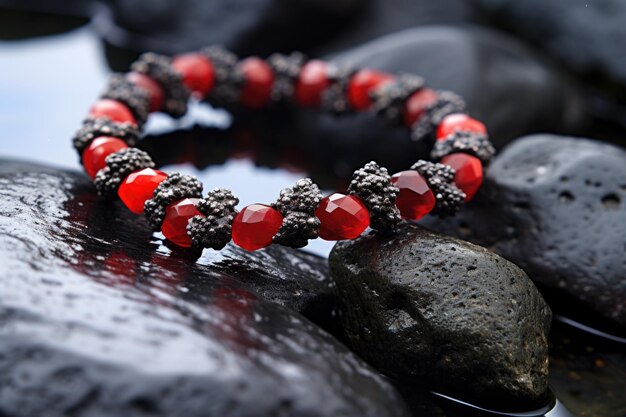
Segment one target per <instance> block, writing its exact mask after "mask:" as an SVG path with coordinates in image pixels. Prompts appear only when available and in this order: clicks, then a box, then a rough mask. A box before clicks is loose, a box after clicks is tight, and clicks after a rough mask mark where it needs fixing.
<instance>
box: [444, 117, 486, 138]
mask: <svg viewBox="0 0 626 417" xmlns="http://www.w3.org/2000/svg"><path fill="white" fill-rule="evenodd" d="M456 131H460V132H473V133H483V134H487V128H486V127H485V125H484V124H482V123H481V122H479V121H478V120H476V119H474V118H472V117H469V116H468V115H467V114H463V113H454V114H449V115H447V116H446V117H444V118H443V120H442V121H441V123H440V124H439V127H438V128H437V139H439V140H443V139H445V138H447V137H448V136H450V135H451V134H452V133H454V132H456Z"/></svg>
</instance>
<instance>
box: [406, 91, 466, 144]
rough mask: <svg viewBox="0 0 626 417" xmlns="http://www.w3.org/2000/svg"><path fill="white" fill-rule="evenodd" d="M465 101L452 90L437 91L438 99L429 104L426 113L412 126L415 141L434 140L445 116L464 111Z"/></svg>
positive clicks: (412, 135)
mask: <svg viewBox="0 0 626 417" xmlns="http://www.w3.org/2000/svg"><path fill="white" fill-rule="evenodd" d="M464 111H465V101H463V99H462V98H461V97H460V96H458V95H457V94H454V93H452V92H450V91H437V101H435V102H434V103H432V104H430V105H428V106H427V107H426V109H425V110H424V114H423V116H422V117H420V118H419V119H418V120H417V121H416V122H415V123H414V124H413V126H411V138H412V139H413V140H414V141H422V140H428V141H434V140H435V139H436V138H435V133H436V132H437V127H438V126H439V124H440V123H441V121H442V120H443V118H444V117H446V116H447V115H449V114H452V113H463V112H464Z"/></svg>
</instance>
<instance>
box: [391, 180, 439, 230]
mask: <svg viewBox="0 0 626 417" xmlns="http://www.w3.org/2000/svg"><path fill="white" fill-rule="evenodd" d="M391 182H392V184H393V185H395V186H396V187H397V188H399V189H400V192H399V193H398V197H397V199H396V206H397V207H398V209H400V214H401V215H402V217H403V218H405V219H411V220H419V219H421V218H422V217H424V216H425V215H427V214H428V213H430V212H431V211H432V209H433V208H434V207H435V194H433V192H432V190H431V189H430V187H429V186H428V182H427V181H426V179H425V178H424V177H423V176H422V175H420V174H419V173H418V172H417V171H412V170H411V171H402V172H398V173H397V174H395V175H393V176H392V177H391Z"/></svg>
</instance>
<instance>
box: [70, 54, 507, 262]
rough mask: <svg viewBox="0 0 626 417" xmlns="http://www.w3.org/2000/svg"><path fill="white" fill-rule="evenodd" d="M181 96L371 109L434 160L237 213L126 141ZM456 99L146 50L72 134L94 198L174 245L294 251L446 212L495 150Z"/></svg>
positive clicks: (341, 110)
mask: <svg viewBox="0 0 626 417" xmlns="http://www.w3.org/2000/svg"><path fill="white" fill-rule="evenodd" d="M190 98H194V99H199V100H206V101H207V102H209V103H210V104H211V105H213V106H224V107H226V108H229V107H231V106H236V105H239V106H243V107H244V108H248V109H261V108H265V107H268V106H270V105H272V104H277V103H287V104H298V105H301V106H304V107H317V108H321V109H323V110H326V111H328V112H330V113H332V114H335V115H342V114H349V113H352V112H361V111H366V110H370V111H373V112H374V113H375V114H376V115H378V116H380V117H381V118H383V119H384V120H385V121H387V122H389V123H394V124H404V125H405V126H407V127H408V128H409V130H410V132H411V137H412V139H413V140H416V141H418V140H419V141H423V140H428V141H431V142H432V143H433V148H432V152H431V158H432V159H433V160H434V161H440V163H438V162H428V161H423V160H420V161H418V162H416V163H415V164H414V165H413V166H412V167H411V169H410V170H407V171H402V172H399V173H397V174H394V175H393V176H390V175H389V174H388V172H387V170H386V169H385V168H383V167H380V166H379V165H378V164H376V163H375V162H369V163H368V164H366V165H365V166H364V167H363V168H361V169H358V170H356V171H355V172H354V174H353V179H352V182H351V183H350V186H349V187H348V190H347V194H340V193H334V194H332V195H329V196H327V197H323V196H322V194H321V193H320V190H319V188H318V186H317V185H316V184H314V183H313V182H312V181H311V180H310V179H308V178H307V179H302V180H299V181H298V182H297V183H296V184H295V185H294V186H293V187H291V188H285V189H283V190H282V191H281V192H280V195H279V197H278V199H277V200H276V201H275V202H274V203H272V204H270V205H266V204H252V205H249V206H247V207H245V208H243V209H242V210H241V211H239V212H238V211H237V210H236V209H235V207H236V206H237V204H238V203H239V200H238V199H237V197H235V196H234V195H233V194H232V193H231V192H230V191H229V190H225V189H219V188H216V189H214V190H212V191H210V192H209V193H208V194H207V195H206V196H205V197H204V198H203V197H202V184H201V183H200V181H198V179H196V178H195V177H193V176H190V175H183V174H180V173H177V172H173V173H170V174H166V173H164V172H161V171H158V170H156V169H154V166H155V164H154V162H153V161H152V159H151V158H150V156H149V155H148V154H147V153H146V152H144V151H142V150H140V149H138V148H135V147H134V146H135V145H136V144H137V142H138V140H139V137H140V130H139V129H140V128H141V127H142V126H143V124H144V123H145V122H146V119H147V118H148V115H149V113H151V112H158V111H162V112H165V113H168V114H169V115H171V116H172V117H180V116H182V115H183V114H185V113H186V111H187V104H188V101H189V99H190ZM464 107H465V105H464V103H463V101H462V100H461V99H460V98H459V97H458V96H457V95H455V94H453V93H450V92H447V91H434V90H431V89H428V88H426V87H424V85H423V81H422V79H421V78H420V77H417V76H413V75H408V74H400V75H396V76H394V75H391V74H388V73H385V72H381V71H375V70H370V69H360V70H357V69H354V68H348V67H341V66H337V65H333V64H331V63H327V62H324V61H321V60H310V61H307V60H306V59H305V57H304V56H303V55H302V54H300V53H293V54H291V55H281V54H274V55H272V56H270V57H269V58H268V59H267V60H262V59H260V58H257V57H250V58H247V59H243V60H239V59H238V58H237V57H236V56H235V55H234V54H232V53H230V52H228V51H226V50H224V49H222V48H219V47H208V48H205V49H203V50H202V51H201V52H198V53H188V54H183V55H179V56H176V57H173V58H171V57H166V56H162V55H157V54H154V53H146V54H143V55H142V56H141V57H140V58H139V59H138V60H137V61H136V62H134V63H133V64H132V67H131V72H129V73H127V74H113V75H112V76H111V79H110V82H109V85H108V87H107V89H106V90H105V92H104V94H103V95H102V97H101V98H100V99H99V100H98V101H97V102H96V103H95V104H94V105H93V107H92V108H91V110H90V112H89V115H88V117H87V119H86V120H85V121H84V123H83V126H82V128H81V129H80V130H79V131H78V132H77V133H76V135H75V136H74V140H73V142H74V147H75V148H76V150H77V151H78V153H79V155H80V156H81V162H82V164H83V166H84V168H85V171H86V172H87V174H88V175H89V176H90V177H91V178H92V179H94V184H95V186H96V189H97V191H98V194H99V195H101V196H103V197H105V198H113V197H115V195H118V196H119V198H120V199H121V200H122V202H123V203H124V204H125V205H126V206H127V207H128V209H130V210H131V211H132V212H133V213H136V214H142V213H143V214H145V216H146V217H147V220H148V222H149V224H150V226H151V227H152V228H153V229H154V230H155V231H161V232H162V233H163V235H164V236H165V237H166V238H167V239H168V240H169V241H171V242H172V243H174V244H176V245H178V246H181V247H192V246H193V247H197V248H212V249H216V250H219V249H222V248H223V247H224V246H225V245H226V244H227V243H228V242H229V241H230V240H231V239H232V241H233V242H234V243H235V244H236V245H238V246H240V247H242V248H244V249H247V250H256V249H260V248H263V247H266V246H268V245H270V244H272V243H277V244H281V245H286V246H290V247H294V248H299V247H303V246H305V245H306V244H307V243H308V241H309V239H315V238H317V237H321V238H322V239H325V240H344V239H354V238H356V237H358V236H359V235H361V233H362V232H363V231H364V230H365V229H367V228H368V227H371V228H372V229H375V230H378V231H379V232H381V233H393V232H394V230H395V229H396V227H397V225H398V223H399V222H400V221H401V219H407V220H418V219H420V218H421V217H423V216H425V215H426V214H428V213H433V214H437V215H439V216H442V217H445V216H449V215H452V214H454V213H455V212H456V211H457V210H458V209H459V206H460V204H461V203H462V202H464V201H469V200H470V199H471V198H472V197H473V195H474V194H475V193H476V191H477V189H478V188H479V186H480V184H481V182H482V176H483V171H482V170H483V165H486V164H488V163H489V161H490V160H491V158H492V157H493V155H494V153H495V149H494V148H493V146H492V145H491V143H490V142H489V140H488V138H487V132H486V128H485V126H484V125H483V124H482V123H481V122H479V121H478V120H476V119H473V118H471V117H469V116H468V115H467V114H465V113H464Z"/></svg>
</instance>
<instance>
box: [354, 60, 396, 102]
mask: <svg viewBox="0 0 626 417" xmlns="http://www.w3.org/2000/svg"><path fill="white" fill-rule="evenodd" d="M392 80H393V75H391V74H387V73H386V72H382V71H375V70H370V69H363V70H360V71H358V72H357V73H356V74H354V75H353V76H352V78H351V79H350V81H349V82H348V102H349V103H350V106H352V108H353V109H355V110H367V109H368V108H369V106H370V105H371V104H372V100H371V99H370V97H369V94H370V92H371V91H372V90H374V89H376V88H377V87H380V86H381V85H383V84H384V83H388V82H390V81H392Z"/></svg>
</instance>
